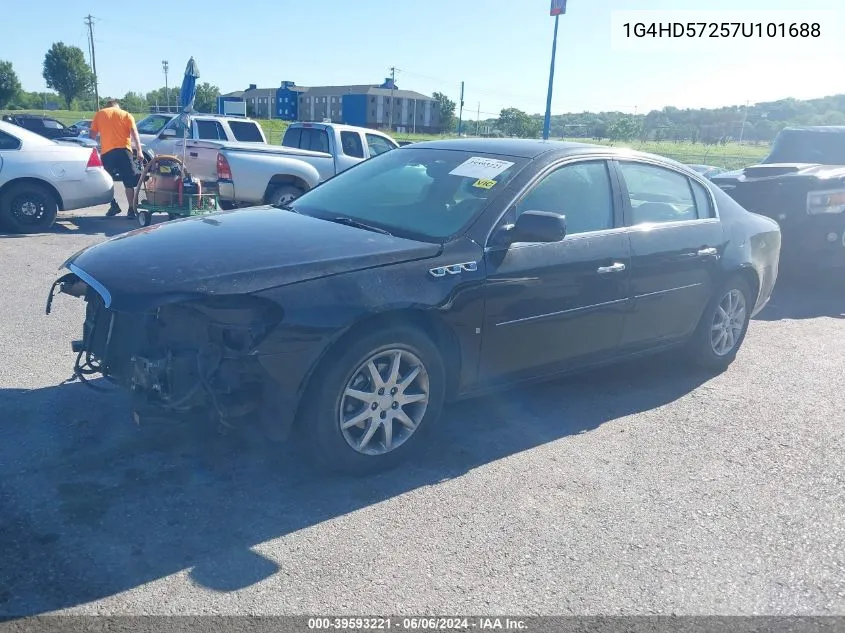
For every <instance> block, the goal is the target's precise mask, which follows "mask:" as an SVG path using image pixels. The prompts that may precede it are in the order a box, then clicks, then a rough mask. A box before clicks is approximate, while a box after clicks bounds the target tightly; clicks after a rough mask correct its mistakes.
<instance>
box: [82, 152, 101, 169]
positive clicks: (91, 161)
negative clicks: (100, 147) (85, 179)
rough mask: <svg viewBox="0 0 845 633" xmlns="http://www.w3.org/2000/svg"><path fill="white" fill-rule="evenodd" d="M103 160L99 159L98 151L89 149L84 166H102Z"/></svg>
mask: <svg viewBox="0 0 845 633" xmlns="http://www.w3.org/2000/svg"><path fill="white" fill-rule="evenodd" d="M102 166H103V161H102V160H101V159H100V152H98V151H97V150H95V149H92V150H91V155H90V156H89V157H88V164H87V165H86V166H85V167H86V169H91V168H92V167H102Z"/></svg>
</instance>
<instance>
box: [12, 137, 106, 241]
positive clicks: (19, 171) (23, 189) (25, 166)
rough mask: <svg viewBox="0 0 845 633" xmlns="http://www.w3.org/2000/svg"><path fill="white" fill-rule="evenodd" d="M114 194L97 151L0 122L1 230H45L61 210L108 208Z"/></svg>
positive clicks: (18, 231) (20, 231)
mask: <svg viewBox="0 0 845 633" xmlns="http://www.w3.org/2000/svg"><path fill="white" fill-rule="evenodd" d="M113 194H114V181H113V180H112V177H111V176H110V175H109V174H108V173H107V172H106V170H105V169H104V168H103V162H102V160H100V153H99V152H98V151H97V149H96V148H89V147H79V146H77V145H74V144H68V143H57V142H55V141H51V140H50V139H47V138H44V137H43V136H39V135H38V134H35V133H34V132H30V131H29V130H25V129H24V128H22V127H19V126H17V125H14V124H13V123H7V122H6V121H0V228H3V229H5V230H9V231H12V232H15V233H38V232H41V231H45V230H47V229H49V228H50V227H51V226H53V223H54V222H55V221H56V215H57V214H58V212H59V211H72V210H74V209H82V208H85V207H90V206H94V205H98V204H107V203H109V202H110V201H111V199H112V196H113Z"/></svg>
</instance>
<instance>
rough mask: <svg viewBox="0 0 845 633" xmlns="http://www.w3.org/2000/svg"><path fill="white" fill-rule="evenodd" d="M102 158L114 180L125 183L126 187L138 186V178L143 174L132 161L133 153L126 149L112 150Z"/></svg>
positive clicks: (104, 165)
mask: <svg viewBox="0 0 845 633" xmlns="http://www.w3.org/2000/svg"><path fill="white" fill-rule="evenodd" d="M102 158H103V167H105V169H106V171H107V172H109V174H111V177H112V178H114V179H115V180H120V181H121V182H123V186H124V187H135V186H137V185H138V178H140V176H141V174H140V172H139V171H138V167H137V166H136V164H135V161H134V160H133V159H132V152H130V151H129V150H128V149H126V148H118V149H112V150H109V151H107V152H106V153H105V154H103V157H102Z"/></svg>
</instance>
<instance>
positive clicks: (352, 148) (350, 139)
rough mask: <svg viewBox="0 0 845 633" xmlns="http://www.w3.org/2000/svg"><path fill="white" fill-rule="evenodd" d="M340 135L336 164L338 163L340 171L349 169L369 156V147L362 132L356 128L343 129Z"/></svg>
mask: <svg viewBox="0 0 845 633" xmlns="http://www.w3.org/2000/svg"><path fill="white" fill-rule="evenodd" d="M338 136H339V137H340V146H339V147H337V148H336V149H335V152H336V157H335V159H336V160H335V164H336V165H337V171H338V172H341V171H343V170H344V169H349V168H350V167H352V166H353V165H356V164H357V163H360V162H361V161H363V160H366V159H367V158H369V156H368V155H367V148H366V146H365V145H364V139H363V138H362V135H361V133H360V132H357V131H355V130H341V132H340V134H339V135H338Z"/></svg>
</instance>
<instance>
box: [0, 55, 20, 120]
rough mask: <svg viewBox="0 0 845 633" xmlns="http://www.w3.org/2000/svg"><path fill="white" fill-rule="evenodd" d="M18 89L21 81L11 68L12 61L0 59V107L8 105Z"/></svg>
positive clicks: (16, 94)
mask: <svg viewBox="0 0 845 633" xmlns="http://www.w3.org/2000/svg"><path fill="white" fill-rule="evenodd" d="M20 91H21V82H20V80H19V79H18V75H17V73H15V69H14V68H12V62H4V61H0V108H5V107H6V106H7V105H9V102H10V101H11V100H12V99H14V98H15V97H17V96H18V94H19V93H20Z"/></svg>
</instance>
